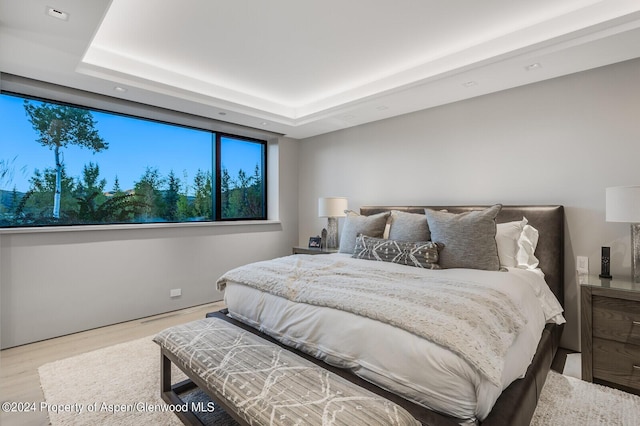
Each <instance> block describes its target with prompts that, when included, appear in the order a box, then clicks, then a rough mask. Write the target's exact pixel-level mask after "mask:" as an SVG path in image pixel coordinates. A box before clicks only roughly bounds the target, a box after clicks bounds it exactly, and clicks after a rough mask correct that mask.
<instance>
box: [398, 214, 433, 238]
mask: <svg viewBox="0 0 640 426" xmlns="http://www.w3.org/2000/svg"><path fill="white" fill-rule="evenodd" d="M389 222H391V227H390V228H389V239H391V240H399V241H430V240H431V233H430V232H429V225H427V216H425V215H424V214H419V213H408V212H403V211H400V210H391V217H390V218H389Z"/></svg>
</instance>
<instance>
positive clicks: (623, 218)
mask: <svg viewBox="0 0 640 426" xmlns="http://www.w3.org/2000/svg"><path fill="white" fill-rule="evenodd" d="M606 210H607V213H606V220H607V222H627V223H630V224H631V278H632V280H633V282H635V283H640V259H638V256H640V185H638V186H616V187H612V188H607V190H606Z"/></svg>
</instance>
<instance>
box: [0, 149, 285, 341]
mask: <svg viewBox="0 0 640 426" xmlns="http://www.w3.org/2000/svg"><path fill="white" fill-rule="evenodd" d="M297 159H298V143H297V141H295V140H292V139H286V138H280V140H279V142H278V143H277V144H275V145H270V147H269V176H268V179H269V194H270V201H272V202H273V201H274V200H275V204H274V205H271V206H270V217H271V218H276V219H279V223H273V224H266V225H264V224H262V225H236V224H234V225H228V224H227V225H214V226H205V227H202V226H198V227H178V228H138V229H126V230H96V231H68V232H36V233H26V234H2V235H0V290H1V291H0V325H1V338H2V348H6V347H11V346H15V345H20V344H24V343H29V342H33V341H37V340H42V339H47V338H51V337H55V336H60V335H64V334H68V333H73V332H77V331H80V330H86V329H90V328H95V327H100V326H104V325H107V324H113V323H117V322H122V321H127V320H131V319H136V318H142V317H145V316H149V315H154V314H158V313H163V312H168V311H172V310H176V309H182V308H185V307H190V306H195V305H200V304H204V303H208V302H212V301H216V300H221V299H222V294H221V293H219V292H217V291H216V290H215V281H216V279H217V278H218V277H219V276H220V275H222V274H223V273H224V272H225V271H226V270H228V269H230V268H233V267H236V266H239V265H241V264H244V263H247V262H251V261H257V260H264V259H269V258H273V257H276V256H282V255H286V254H289V253H291V246H292V245H293V244H295V243H296V242H297V239H298V211H297V194H298V169H297ZM174 288H181V289H182V296H181V297H179V298H170V297H169V290H170V289H174Z"/></svg>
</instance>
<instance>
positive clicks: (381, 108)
mask: <svg viewBox="0 0 640 426" xmlns="http://www.w3.org/2000/svg"><path fill="white" fill-rule="evenodd" d="M376 109H377V110H378V111H384V110H385V109H389V107H388V106H386V105H380V106H377V107H376Z"/></svg>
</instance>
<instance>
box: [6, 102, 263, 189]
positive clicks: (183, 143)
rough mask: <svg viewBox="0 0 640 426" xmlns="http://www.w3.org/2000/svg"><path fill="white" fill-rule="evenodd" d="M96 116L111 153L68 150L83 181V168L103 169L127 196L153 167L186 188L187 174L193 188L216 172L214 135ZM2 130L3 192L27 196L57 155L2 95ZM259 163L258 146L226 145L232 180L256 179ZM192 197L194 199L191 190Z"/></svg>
mask: <svg viewBox="0 0 640 426" xmlns="http://www.w3.org/2000/svg"><path fill="white" fill-rule="evenodd" d="M92 114H93V117H94V119H95V120H96V121H97V125H96V128H97V129H98V132H99V134H100V136H101V137H102V138H103V139H104V140H105V141H106V142H108V143H109V148H108V149H107V150H104V151H101V152H100V153H93V152H92V151H91V150H90V149H86V148H79V147H77V146H73V145H69V146H67V147H66V148H64V149H63V150H62V153H63V154H62V159H63V161H64V164H65V167H66V171H67V174H68V175H69V176H73V177H80V176H81V173H82V168H83V167H84V165H85V164H88V163H89V162H93V163H94V164H96V163H97V164H98V165H99V166H100V178H101V179H103V178H104V179H106V180H107V185H106V190H111V189H112V188H113V184H114V181H115V177H116V176H117V177H118V180H119V182H120V187H121V188H122V189H124V190H126V189H130V188H133V185H134V182H135V181H137V180H138V179H139V178H140V176H142V174H143V173H144V171H145V169H146V168H147V167H151V168H157V169H158V171H159V172H160V175H161V176H162V177H166V176H167V175H168V173H169V172H170V171H171V170H173V172H174V173H175V175H176V177H178V178H179V179H180V180H181V184H182V188H184V186H185V181H184V174H185V173H186V174H187V182H186V183H188V184H189V185H190V186H191V185H192V183H193V177H194V176H195V174H196V172H197V170H198V169H202V170H206V171H210V170H212V168H213V167H212V164H211V163H212V154H211V150H212V145H213V144H212V138H213V135H212V134H211V133H210V132H207V131H200V130H195V129H189V128H184V127H180V126H170V125H166V124H162V123H156V122H153V121H147V120H140V119H134V118H130V117H126V116H121V115H115V114H107V113H102V112H95V111H93V112H92ZM0 129H2V130H1V131H0V160H4V162H5V163H9V164H11V166H12V168H13V180H12V181H11V182H9V181H7V179H4V180H3V181H2V182H0V184H1V185H0V189H6V190H12V189H13V187H14V185H15V186H16V188H17V189H18V191H22V192H24V191H26V190H28V189H29V178H30V177H31V176H32V175H33V171H34V170H35V169H39V170H40V171H43V170H44V169H45V168H53V167H54V165H55V164H54V154H53V151H52V150H50V149H49V148H48V147H43V146H42V145H40V144H39V143H38V142H37V138H38V134H37V132H36V131H35V130H33V128H32V127H31V123H29V121H28V117H27V115H26V113H25V111H24V107H23V100H22V99H21V98H19V97H15V96H9V95H0ZM223 140H224V139H223ZM229 146H232V148H229ZM224 147H227V148H226V149H225V148H224ZM259 158H260V146H259V145H258V144H255V143H245V142H240V143H234V144H232V145H226V144H224V143H223V164H222V165H223V167H225V168H227V169H228V170H229V173H230V174H231V176H232V177H235V176H237V173H238V170H239V169H241V168H242V169H243V170H244V171H245V172H247V174H249V175H253V172H254V169H255V166H256V164H257V162H258V161H259ZM189 193H190V194H192V190H191V189H190V191H189Z"/></svg>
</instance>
